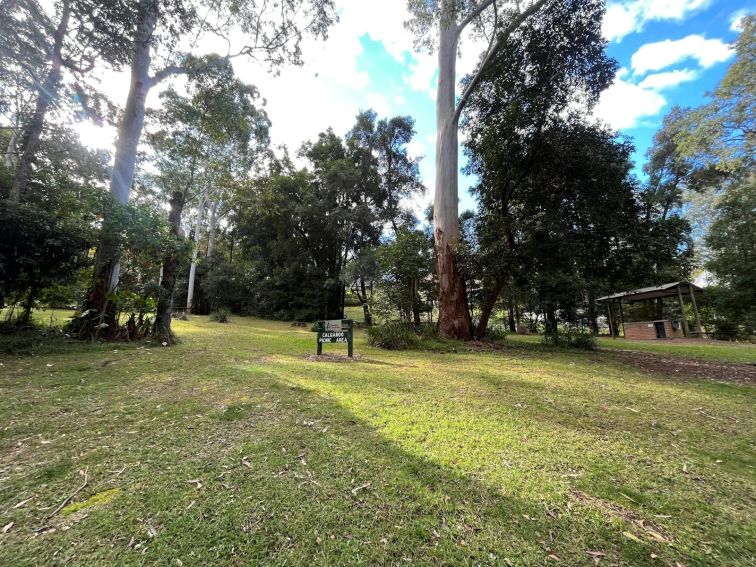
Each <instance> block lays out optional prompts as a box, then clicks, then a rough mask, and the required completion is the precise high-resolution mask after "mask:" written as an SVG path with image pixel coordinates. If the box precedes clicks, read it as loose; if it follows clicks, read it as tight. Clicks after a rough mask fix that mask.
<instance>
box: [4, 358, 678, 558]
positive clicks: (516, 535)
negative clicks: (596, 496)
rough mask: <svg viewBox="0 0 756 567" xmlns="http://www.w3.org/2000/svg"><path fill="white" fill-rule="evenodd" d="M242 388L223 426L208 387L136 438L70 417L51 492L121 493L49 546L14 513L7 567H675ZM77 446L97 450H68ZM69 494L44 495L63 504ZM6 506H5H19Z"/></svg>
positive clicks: (357, 429)
mask: <svg viewBox="0 0 756 567" xmlns="http://www.w3.org/2000/svg"><path fill="white" fill-rule="evenodd" d="M229 372H236V373H238V372H239V370H238V368H230V369H229ZM221 376H222V374H221ZM250 380H254V383H255V387H256V388H257V389H258V390H259V391H258V394H257V397H250V399H249V401H248V402H247V403H246V404H244V405H243V406H240V407H239V409H238V411H237V410H235V412H234V413H235V415H234V416H233V419H229V414H228V412H226V411H224V410H220V409H218V408H217V403H215V402H217V400H216V399H215V398H216V397H217V396H221V395H224V396H227V395H228V393H229V392H228V389H229V388H234V387H235V382H233V381H228V380H222V379H219V380H218V382H217V383H215V384H213V385H211V386H210V387H208V388H205V389H204V390H202V391H198V390H197V389H196V388H195V387H194V386H196V385H197V384H199V383H201V382H202V378H201V377H198V378H192V377H187V378H186V389H185V390H184V391H183V392H177V391H175V390H173V391H171V393H170V397H166V398H165V399H164V400H159V399H154V400H151V402H160V404H159V405H161V406H164V407H163V408H161V411H163V409H165V417H161V416H162V415H163V414H162V413H161V414H156V416H155V417H156V418H155V420H153V419H151V415H144V420H143V422H144V424H142V422H141V421H140V422H139V423H138V424H129V425H128V426H127V427H134V428H135V429H134V430H133V431H121V430H114V431H110V432H108V436H107V439H105V438H102V439H99V438H98V437H97V436H98V434H101V432H99V431H98V428H99V427H102V424H103V423H104V417H103V416H101V417H102V418H103V421H97V419H100V418H97V419H95V416H94V415H91V414H87V415H83V414H80V415H78V416H77V418H76V423H77V425H78V426H79V427H80V428H81V429H82V430H83V431H87V432H90V433H89V434H88V435H87V436H86V437H82V438H80V439H78V438H77V439H78V440H77V439H71V440H70V441H68V447H67V448H68V451H67V453H70V454H66V455H64V456H65V458H71V459H72V462H71V467H72V470H71V471H70V475H69V477H68V478H66V477H65V475H62V476H63V478H62V479H61V481H60V482H61V483H62V482H64V481H65V482H67V483H68V484H70V482H71V481H70V478H76V475H75V471H76V470H77V469H78V468H82V467H85V466H86V467H89V469H88V470H89V473H90V475H91V477H90V478H92V480H91V481H90V482H91V486H90V488H89V489H87V490H85V491H84V492H83V493H82V494H81V497H80V498H81V500H82V501H84V500H85V499H88V498H91V497H92V496H94V495H96V494H97V493H99V491H102V490H105V489H112V488H120V489H121V490H120V492H119V495H118V496H117V497H116V498H115V499H113V500H112V501H111V502H109V503H107V504H104V505H101V506H94V507H92V508H91V509H86V510H85V513H82V514H79V515H77V516H75V517H73V516H65V517H63V516H61V517H60V518H57V519H55V520H53V521H51V522H50V523H51V525H52V526H53V528H55V531H49V530H48V531H46V532H41V533H40V534H38V536H34V535H33V533H32V531H31V530H32V529H34V528H36V527H38V526H40V525H41V523H43V521H44V515H45V512H44V511H38V510H36V508H33V507H29V508H19V509H18V510H14V511H13V512H12V515H13V519H14V521H15V522H16V527H15V528H14V530H13V531H11V532H9V537H10V539H9V541H8V542H6V543H7V545H3V546H2V547H0V558H2V562H4V563H5V564H9V565H10V564H13V565H24V564H40V563H52V562H59V563H66V562H69V563H77V564H87V565H112V564H119V565H131V564H133V565H137V564H140V565H141V564H145V563H148V564H161V565H168V564H171V563H173V564H178V563H177V562H176V560H177V559H178V560H179V561H181V562H182V563H183V564H184V565H248V564H266V565H284V564H289V565H292V564H294V565H347V564H349V565H351V564H367V565H387V564H408V563H412V564H427V565H440V564H444V565H471V564H497V565H499V564H504V563H505V560H506V559H509V560H510V561H511V563H512V564H514V565H544V564H548V563H550V562H552V561H560V560H561V561H564V562H566V563H567V564H571V565H581V564H586V565H587V564H591V563H592V559H591V556H590V555H588V554H587V553H586V552H587V551H595V550H600V551H601V552H602V553H606V556H607V558H608V559H612V560H613V561H615V562H617V563H622V564H628V565H630V564H631V565H642V564H645V563H647V562H648V563H650V559H649V549H655V550H656V552H657V553H659V555H660V556H661V557H663V558H664V557H671V555H670V552H669V551H668V550H666V549H665V548H664V546H654V545H653V544H651V543H648V542H645V543H640V542H636V541H632V540H630V539H628V538H626V537H624V536H622V535H621V530H620V529H618V526H617V525H616V521H615V520H616V519H613V518H611V517H607V516H606V514H604V513H602V512H601V511H599V510H595V509H592V508H590V507H584V506H578V505H574V506H572V507H571V508H570V507H568V506H567V502H566V501H564V500H561V501H548V500H547V499H544V501H536V500H527V499H522V498H518V497H517V496H515V495H513V494H512V493H511V491H508V489H507V487H506V486H500V487H494V486H490V485H488V484H486V483H484V482H481V481H480V480H478V479H476V478H474V477H473V476H471V475H469V474H462V473H460V472H459V471H455V470H453V469H452V468H450V467H447V466H442V465H440V464H439V463H437V462H434V461H432V460H430V459H428V458H426V456H425V455H424V454H423V453H422V452H417V453H415V452H410V451H408V450H406V449H403V448H401V447H399V446H398V445H397V444H396V443H394V442H392V441H390V440H388V439H386V438H385V437H384V436H382V435H381V434H380V433H379V432H377V431H376V430H375V428H374V427H372V426H370V425H369V424H368V423H366V422H365V421H364V420H362V419H360V418H359V417H358V416H357V415H355V414H354V413H353V412H351V411H349V410H348V409H346V408H345V407H343V406H342V405H340V404H339V403H337V402H336V401H335V400H334V399H332V398H329V397H325V396H323V395H322V394H320V393H318V392H317V391H314V390H310V389H307V388H303V387H301V386H298V385H292V384H291V383H286V382H284V381H281V380H280V379H278V378H275V377H273V376H270V375H269V376H267V377H265V376H264V374H263V373H261V372H259V371H258V372H255V373H254V374H250ZM129 382H130V381H129ZM124 387H125V388H131V390H130V391H132V395H133V398H131V399H130V400H123V399H122V398H119V399H121V402H122V403H123V404H124V405H123V406H122V407H121V408H120V410H121V411H122V412H123V413H124V414H134V413H136V412H137V410H138V409H140V408H141V409H140V411H144V409H143V408H142V406H140V405H139V404H140V403H142V402H141V401H140V400H139V399H138V398H139V393H138V391H137V390H136V389H135V388H134V384H133V383H127V384H124ZM107 395H108V394H107V393H103V394H102V396H101V397H100V398H99V399H92V393H91V392H90V393H89V394H88V399H87V400H86V402H87V403H96V404H102V403H107V402H108V398H107ZM84 402H85V400H83V399H82V400H74V401H73V402H72V403H74V404H79V403H82V404H83V403H84ZM128 404H133V407H130V406H129V405H128ZM189 418H191V419H189ZM61 419H63V418H61ZM140 424H142V425H140ZM124 425H125V424H124ZM85 439H86V440H87V441H89V442H91V443H92V445H91V447H89V448H90V449H93V450H91V451H89V450H85V449H86V448H85V447H83V446H80V445H79V443H84V440H85ZM116 463H117V467H116ZM28 466H29V467H31V468H34V467H35V466H38V465H37V464H31V463H30V464H28ZM121 467H123V471H122V473H118V474H117V475H116V472H117V471H116V470H114V469H115V468H118V469H120V468H121ZM104 479H107V481H105V480H104ZM39 482H40V479H39V477H38V476H35V475H33V474H32V475H28V476H27V477H26V479H25V480H23V483H24V484H22V486H23V488H24V490H25V493H27V494H28V493H31V494H38V493H39V491H40V490H41V488H40V485H38V484H37V483H39ZM64 486H65V485H63V484H61V485H56V486H54V487H48V488H49V489H50V490H53V491H59V493H62V494H63V493H66V491H65V490H64ZM9 496H10V497H8V498H4V501H5V502H4V504H7V503H9V502H14V501H15V497H14V496H15V495H9ZM19 498H20V497H19ZM6 507H7V506H6ZM626 529H630V530H635V528H632V527H627V528H626ZM636 531H637V530H636ZM4 537H5V536H4ZM639 537H642V534H639ZM657 547H658V548H659V549H657ZM550 556H551V557H550ZM675 556H679V554H675Z"/></svg>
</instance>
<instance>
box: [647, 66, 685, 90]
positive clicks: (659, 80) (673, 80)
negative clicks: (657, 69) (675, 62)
mask: <svg viewBox="0 0 756 567" xmlns="http://www.w3.org/2000/svg"><path fill="white" fill-rule="evenodd" d="M697 78H698V72H697V71H694V70H692V69H678V70H676V71H666V72H664V73H654V74H653V75H648V76H647V77H646V78H645V79H643V80H642V81H641V82H640V83H638V86H639V87H640V88H642V89H652V90H662V89H668V88H670V87H676V86H677V85H679V84H680V83H685V82H687V81H694V80H696V79H697Z"/></svg>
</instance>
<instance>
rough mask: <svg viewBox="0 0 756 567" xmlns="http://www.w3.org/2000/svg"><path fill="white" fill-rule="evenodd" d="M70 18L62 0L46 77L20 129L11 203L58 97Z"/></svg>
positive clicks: (26, 175)
mask: <svg viewBox="0 0 756 567" xmlns="http://www.w3.org/2000/svg"><path fill="white" fill-rule="evenodd" d="M70 18H71V2H70V0H64V1H63V6H62V12H61V16H60V23H59V24H58V27H57V29H56V30H55V35H54V36H53V38H54V39H53V49H52V56H51V65H50V71H49V72H48V73H47V77H45V80H44V82H43V83H42V84H41V85H40V86H39V92H38V94H37V104H36V106H35V108H34V113H33V114H32V117H31V120H30V121H29V124H28V125H27V126H26V128H25V129H24V133H23V135H22V137H21V148H22V151H21V156H20V157H19V160H18V164H17V166H16V173H15V176H14V178H13V185H12V186H11V190H10V194H9V199H10V200H11V201H13V202H18V201H19V200H20V199H21V197H22V196H23V194H24V193H25V192H26V187H27V185H28V184H29V174H30V173H31V166H32V163H33V162H34V158H35V156H36V155H37V148H39V139H40V137H41V136H42V129H43V128H44V126H45V116H46V115H47V109H48V108H49V107H50V104H51V103H52V102H53V101H54V100H55V99H57V98H58V90H59V89H60V79H61V76H62V71H63V69H62V67H63V56H62V51H63V40H64V39H65V37H66V32H67V31H68V21H69V19H70Z"/></svg>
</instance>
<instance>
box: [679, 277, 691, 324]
mask: <svg viewBox="0 0 756 567" xmlns="http://www.w3.org/2000/svg"><path fill="white" fill-rule="evenodd" d="M677 298H678V299H679V300H680V314H681V315H682V321H681V322H682V326H683V335H685V336H686V337H689V336H690V330H689V329H688V318H687V317H686V316H685V303H683V296H682V292H681V291H680V284H677Z"/></svg>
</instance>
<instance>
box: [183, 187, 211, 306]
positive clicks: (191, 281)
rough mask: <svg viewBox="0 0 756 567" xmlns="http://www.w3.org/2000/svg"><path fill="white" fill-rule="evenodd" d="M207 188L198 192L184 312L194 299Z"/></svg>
mask: <svg viewBox="0 0 756 567" xmlns="http://www.w3.org/2000/svg"><path fill="white" fill-rule="evenodd" d="M206 194H207V190H203V191H202V193H200V202H199V209H198V210H197V225H196V226H195V227H194V251H193V252H192V267H191V268H189V287H188V289H187V292H186V312H187V313H191V312H192V301H193V300H194V278H195V275H196V273H197V256H198V254H199V239H200V230H201V229H202V216H203V215H204V213H205V196H206Z"/></svg>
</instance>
